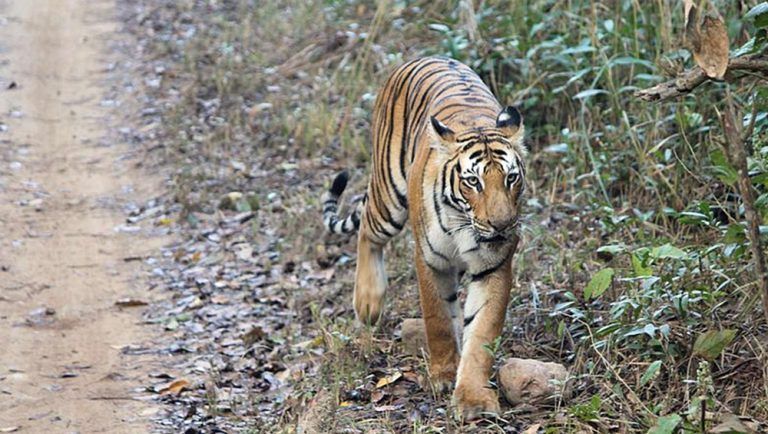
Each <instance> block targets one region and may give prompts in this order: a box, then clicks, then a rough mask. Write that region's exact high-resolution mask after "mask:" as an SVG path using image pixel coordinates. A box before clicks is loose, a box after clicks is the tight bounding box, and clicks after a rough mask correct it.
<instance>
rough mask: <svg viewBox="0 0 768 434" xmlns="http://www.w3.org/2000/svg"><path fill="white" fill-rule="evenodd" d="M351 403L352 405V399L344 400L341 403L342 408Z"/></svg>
mask: <svg viewBox="0 0 768 434" xmlns="http://www.w3.org/2000/svg"><path fill="white" fill-rule="evenodd" d="M351 405H352V401H342V402H341V403H339V407H341V408H344V407H349V406H351Z"/></svg>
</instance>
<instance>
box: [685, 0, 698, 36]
mask: <svg viewBox="0 0 768 434" xmlns="http://www.w3.org/2000/svg"><path fill="white" fill-rule="evenodd" d="M691 10H693V11H694V12H695V11H696V6H694V5H693V0H683V11H684V14H683V16H684V17H685V27H686V29H687V28H688V23H689V22H690V21H691V20H690V19H691V18H692V19H693V20H695V19H696V17H695V16H693V17H691V16H690V13H691Z"/></svg>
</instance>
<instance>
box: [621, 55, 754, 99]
mask: <svg viewBox="0 0 768 434" xmlns="http://www.w3.org/2000/svg"><path fill="white" fill-rule="evenodd" d="M738 71H749V72H757V73H760V74H762V75H763V76H764V77H765V78H768V59H765V58H748V57H736V58H734V59H731V60H730V62H729V63H728V70H727V72H726V75H725V80H726V81H729V80H733V79H735V77H734V75H733V73H735V72H738ZM707 80H709V78H708V77H707V74H706V73H705V72H704V70H702V69H701V68H699V67H698V66H697V67H695V68H692V69H689V70H687V71H684V72H683V73H682V74H680V75H679V76H678V77H677V78H675V79H674V80H670V81H666V82H664V83H660V84H657V85H656V86H653V87H650V88H648V89H642V90H638V91H637V92H635V97H637V98H640V99H642V100H644V101H649V102H654V101H664V100H667V99H670V98H675V97H678V96H681V95H685V94H687V93H689V92H691V91H692V90H693V89H695V88H697V87H698V86H700V85H701V84H702V83H704V82H705V81H707Z"/></svg>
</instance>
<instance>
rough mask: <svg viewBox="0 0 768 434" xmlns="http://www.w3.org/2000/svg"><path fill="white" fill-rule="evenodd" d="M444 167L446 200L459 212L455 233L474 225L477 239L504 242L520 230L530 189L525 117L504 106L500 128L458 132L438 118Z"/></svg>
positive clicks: (453, 224)
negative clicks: (525, 193) (524, 198)
mask: <svg viewBox="0 0 768 434" xmlns="http://www.w3.org/2000/svg"><path fill="white" fill-rule="evenodd" d="M431 121H432V127H433V129H434V131H435V132H436V133H437V134H436V137H437V143H436V144H435V145H436V147H439V148H440V149H441V151H442V153H443V155H444V157H445V158H446V160H445V165H444V166H443V168H442V176H441V182H442V194H443V202H444V203H445V204H447V205H448V206H450V207H452V208H454V209H456V210H458V211H460V212H459V216H460V217H458V218H455V219H454V220H451V221H449V224H450V226H451V230H452V231H458V230H462V229H468V228H471V229H472V230H473V231H474V236H475V239H476V240H477V241H478V242H483V243H494V242H503V241H505V240H507V239H509V238H511V237H512V236H514V234H515V233H516V229H517V226H518V221H519V212H520V205H521V196H522V193H523V191H524V190H525V166H524V164H523V159H524V157H525V154H526V152H525V148H524V146H523V137H524V127H523V117H522V115H521V114H520V112H518V111H517V109H515V108H514V107H507V108H505V109H504V110H502V111H501V112H500V113H499V114H498V116H497V118H496V125H495V127H488V128H477V129H471V130H468V131H461V132H454V131H453V130H451V129H450V128H448V127H447V126H446V125H444V124H443V123H442V122H440V121H439V120H437V119H436V118H435V117H434V116H433V117H432V118H431Z"/></svg>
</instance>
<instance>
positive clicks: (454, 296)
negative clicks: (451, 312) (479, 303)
mask: <svg viewBox="0 0 768 434" xmlns="http://www.w3.org/2000/svg"><path fill="white" fill-rule="evenodd" d="M458 299H459V293H458V292H454V293H453V294H451V295H449V296H448V297H446V299H445V301H447V302H448V303H455V302H456V300H458Z"/></svg>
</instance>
